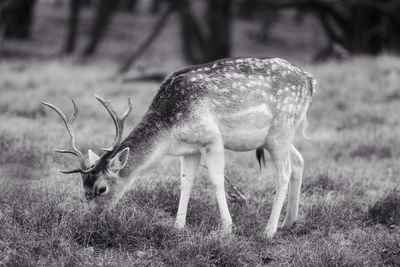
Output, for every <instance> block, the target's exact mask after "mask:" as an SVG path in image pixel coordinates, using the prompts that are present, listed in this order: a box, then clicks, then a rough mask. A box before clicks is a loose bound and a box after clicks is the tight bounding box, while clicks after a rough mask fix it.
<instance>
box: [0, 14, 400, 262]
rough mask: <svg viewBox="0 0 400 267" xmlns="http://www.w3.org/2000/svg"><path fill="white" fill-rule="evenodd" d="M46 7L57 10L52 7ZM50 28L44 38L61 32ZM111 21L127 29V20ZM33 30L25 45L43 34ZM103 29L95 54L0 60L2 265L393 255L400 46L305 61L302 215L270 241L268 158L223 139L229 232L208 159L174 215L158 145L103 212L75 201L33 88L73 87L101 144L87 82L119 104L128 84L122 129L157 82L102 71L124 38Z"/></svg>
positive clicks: (81, 130) (169, 173)
mask: <svg viewBox="0 0 400 267" xmlns="http://www.w3.org/2000/svg"><path fill="white" fill-rule="evenodd" d="M40 12H42V11H40ZM45 18H46V20H49V19H53V20H54V19H55V15H53V17H50V18H49V17H46V16H45ZM121 20H122V22H121V21H117V22H118V23H127V19H126V17H125V18H123V19H121ZM44 22H45V21H43V20H40V21H38V22H37V25H38V26H37V27H39V29H41V28H43V27H44V28H46V29H48V27H50V26H51V23H47V24H46V23H44ZM138 22H139V24H140V23H141V24H140V25H138V26H137V27H139V26H140V27H141V26H143V25H146V20H145V19H144V18H139V19H138ZM57 23H61V22H59V21H58V22H57ZM239 26H240V25H239ZM245 26H246V25H244V26H243V25H241V26H240V27H245ZM247 26H248V25H247ZM247 26H246V27H247ZM85 27H86V26H85ZM114 27H115V26H114ZM117 28H118V27H117ZM119 31H124V28H123V27H120V28H119ZM132 32H135V31H132ZM57 34H58V35H59V33H57ZM57 34H55V35H54V36H53V35H49V36H47V37H46V38H48V39H49V40H50V39H51V40H52V38H53V39H57V38H61V37H60V36H58V35H57ZM119 34H120V36H125V37H124V38H128V37H126V36H127V35H126V34H127V33H119ZM57 36H58V37H57ZM171 36H175V37H176V35H171ZM56 37H57V38H56ZM41 38H44V37H43V36H39V37H37V39H35V40H33V41H32V42H33V45H36V46H37V47H39V46H42V45H45V44H44V43H42V42H44V41H43V39H41ZM161 38H166V36H164V37H161ZM282 38H283V37H282ZM110 42H112V41H111V40H107V42H106V43H105V46H104V47H103V48H102V49H101V50H100V55H102V56H104V55H105V53H109V54H107V55H105V56H104V58H103V57H102V58H103V60H98V59H95V60H94V62H95V63H96V64H89V63H90V62H89V63H88V64H77V63H76V62H74V61H73V60H72V61H71V60H69V59H55V58H46V59H41V60H38V59H35V58H36V55H31V56H30V59H29V60H27V59H18V58H17V59H15V58H14V59H12V60H9V61H7V62H6V64H2V65H0V88H1V90H2V91H1V97H0V265H6V266H14V265H17V266H33V265H38V266H56V265H57V266H58V265H64V266H76V265H110V266H126V265H128V266H131V265H140V266H142V265H145V266H147V265H152V266H158V265H177V266H194V265H196V266H257V265H271V266H364V265H367V266H380V265H388V266H395V265H398V264H399V262H400V228H399V227H400V226H399V220H400V204H399V203H400V193H399V191H398V190H397V189H395V188H398V187H399V183H398V180H399V176H400V168H399V158H400V141H399V136H400V127H399V126H400V121H399V119H398V111H399V110H400V96H399V91H400V88H399V85H400V67H399V66H400V59H399V58H395V57H391V56H381V57H377V58H363V57H360V58H355V59H349V60H347V61H344V62H328V63H324V64H321V65H317V66H315V65H305V64H303V65H302V67H303V68H304V69H306V70H308V71H310V72H311V73H313V75H314V76H315V77H316V78H317V80H318V82H319V86H318V90H317V93H316V94H315V96H314V99H313V103H312V106H311V110H310V113H309V125H310V127H309V129H308V130H307V131H308V135H310V136H311V140H304V139H301V138H298V139H297V138H296V142H295V143H296V146H297V147H298V148H299V150H300V151H301V153H302V155H303V157H304V159H305V162H306V167H305V173H304V182H303V188H302V194H301V201H300V220H299V222H298V223H297V224H296V226H295V227H294V228H293V229H291V230H289V231H278V233H277V235H276V236H275V238H274V239H273V240H271V241H268V240H266V239H265V237H264V235H263V230H264V228H265V226H266V223H267V220H268V217H269V214H270V212H271V206H272V203H273V195H274V179H273V177H272V167H271V164H270V163H268V162H267V168H266V169H264V170H263V172H262V174H261V175H260V173H259V170H258V166H257V164H256V160H255V157H254V153H253V152H251V153H234V152H229V151H227V153H226V155H227V156H226V158H227V168H226V174H227V175H228V176H229V177H230V178H231V180H232V181H233V182H234V183H235V185H236V186H237V187H238V188H240V189H241V190H242V191H243V192H244V194H245V195H246V197H247V198H248V199H249V203H248V206H247V207H246V206H244V205H241V204H240V203H237V202H233V201H232V202H230V203H229V204H228V205H229V209H230V211H231V214H232V218H233V222H234V234H233V235H232V236H223V235H221V233H220V232H218V229H219V228H218V227H219V213H218V208H217V206H216V203H215V200H214V197H213V194H212V192H211V186H210V183H209V181H208V178H207V175H206V171H205V170H204V169H201V170H200V171H199V174H198V177H197V179H196V183H195V185H194V190H193V192H192V196H191V200H190V202H189V209H188V218H187V228H186V229H185V230H184V231H177V230H175V229H174V228H173V222H174V217H175V215H176V211H177V204H178V200H179V199H178V198H179V161H178V160H177V159H176V158H165V159H164V160H163V161H162V162H160V164H159V165H158V166H156V167H154V168H152V169H151V170H149V171H148V172H147V173H145V174H143V175H142V176H141V177H138V178H137V179H136V180H135V182H134V183H133V184H132V188H131V189H130V190H129V191H128V192H127V193H126V194H125V196H124V197H123V198H122V200H121V202H120V203H119V204H118V205H117V207H116V209H115V210H114V211H112V212H103V213H96V212H95V211H93V210H91V209H90V208H88V207H86V206H85V205H84V203H83V202H82V200H81V194H82V192H81V190H82V189H81V178H80V177H79V176H78V175H70V176H65V175H62V174H60V173H59V172H58V171H57V169H58V168H65V167H70V166H71V165H74V164H76V161H75V160H74V159H73V158H70V157H65V156H60V155H56V154H54V153H53V151H52V149H53V148H56V147H57V148H60V147H64V146H65V145H67V144H68V138H67V134H66V131H65V129H64V128H63V125H62V123H61V121H60V120H59V118H58V117H57V116H56V115H55V114H53V113H52V112H51V111H49V110H47V109H44V108H43V106H42V105H41V104H40V102H41V101H42V100H46V101H49V102H51V103H55V104H57V105H59V106H60V107H61V108H62V109H63V110H66V111H69V112H72V106H71V103H69V101H68V96H72V97H74V98H75V99H76V100H77V102H78V104H79V106H80V108H81V111H82V112H81V115H80V117H79V119H78V121H77V125H76V126H77V127H76V131H77V135H78V145H79V146H80V147H81V148H83V149H84V150H85V151H86V150H87V149H88V148H92V149H93V148H94V150H95V151H96V152H99V147H104V146H107V145H108V144H109V142H110V140H112V137H113V134H114V133H113V127H112V122H111V121H110V119H109V117H108V115H107V114H106V113H105V111H104V109H103V108H102V107H101V105H99V104H98V103H97V102H96V101H95V99H94V97H93V95H94V94H98V95H101V96H104V97H105V98H111V99H112V100H113V104H115V106H116V107H117V109H118V110H120V111H122V110H123V109H124V107H125V105H126V96H130V97H131V98H132V100H133V104H134V111H133V114H132V116H131V117H129V118H128V121H127V131H129V130H131V128H132V127H133V125H134V124H135V123H136V122H137V121H138V120H139V119H140V117H141V116H142V114H143V113H144V112H145V111H146V108H147V106H148V105H149V103H150V101H151V99H152V97H153V96H154V95H155V93H156V90H157V87H158V85H157V84H152V83H137V84H127V83H122V82H121V81H119V80H114V81H111V80H109V79H107V77H109V76H110V74H112V73H113V71H114V70H115V68H116V65H115V62H114V61H113V60H110V57H112V56H110V55H111V54H113V53H117V52H116V50H121V47H118V46H117V47H116V48H114V50H110V51H108V50H107V49H108V48H112V47H113V46H112V45H110ZM7 45H9V44H6V49H10V47H7ZM21 46H27V45H26V44H25V45H22V44H21ZM20 49H21V47H20ZM27 49H28V48H27ZM157 49H158V48H157ZM165 49H167V48H166V47H164V48H163V49H161V51H164V50H165ZM235 49H239V50H240V53H239V52H237V51H236V52H235V53H236V54H237V55H243V54H247V53H245V52H243V51H242V50H241V49H243V48H241V47H240V46H235ZM257 49H258V50H257ZM257 49H256V51H260V49H261V48H260V47H258V48H257ZM22 50H23V49H22ZM44 50H45V49H42V50H40V51H36V52H35V53H41V52H43V51H44ZM53 50H54V49H53ZM122 50H123V49H122ZM155 50H156V49H155ZM27 51H29V50H27ZM105 51H107V52H105ZM157 51H158V50H157ZM164 52H165V51H164ZM164 52H160V53H164ZM24 53H25V52H24ZM172 54H173V55H176V54H174V53H172ZM163 55H164V54H163ZM164 56H165V55H164ZM160 58H166V57H163V56H159V54H157V53H153V55H152V60H150V61H149V62H150V63H149V64H152V63H151V62H153V63H154V62H156V59H157V60H158V61H160ZM161 61H162V60H161ZM179 64H180V63H179V62H178V61H174V60H172V59H171V58H166V60H164V61H163V64H162V67H163V68H165V69H168V70H171V68H172V69H173V68H175V67H171V66H177V65H179ZM227 188H228V187H227ZM284 213H285V211H283V214H282V217H283V216H284Z"/></svg>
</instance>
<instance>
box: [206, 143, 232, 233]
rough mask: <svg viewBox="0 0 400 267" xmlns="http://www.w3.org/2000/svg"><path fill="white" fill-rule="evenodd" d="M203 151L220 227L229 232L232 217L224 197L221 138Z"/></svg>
mask: <svg viewBox="0 0 400 267" xmlns="http://www.w3.org/2000/svg"><path fill="white" fill-rule="evenodd" d="M203 152H204V153H203V157H204V162H205V164H206V165H207V169H208V173H209V176H210V180H211V183H212V184H213V186H214V190H215V195H216V198H217V203H218V208H219V212H220V214H221V222H222V229H223V230H224V232H227V233H230V232H231V231H232V218H231V215H230V213H229V209H228V204H227V202H226V197H225V188H224V180H225V179H224V168H225V159H224V157H225V156H224V146H223V143H222V140H219V141H218V142H215V143H212V144H210V145H208V146H207V147H206V149H205V150H204V151H203Z"/></svg>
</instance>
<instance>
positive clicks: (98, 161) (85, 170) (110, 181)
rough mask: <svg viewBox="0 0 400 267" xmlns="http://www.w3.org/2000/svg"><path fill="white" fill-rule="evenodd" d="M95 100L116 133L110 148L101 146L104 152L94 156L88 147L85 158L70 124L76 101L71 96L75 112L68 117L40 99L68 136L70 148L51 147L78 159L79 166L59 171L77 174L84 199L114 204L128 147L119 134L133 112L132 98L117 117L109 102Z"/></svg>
mask: <svg viewBox="0 0 400 267" xmlns="http://www.w3.org/2000/svg"><path fill="white" fill-rule="evenodd" d="M95 97H96V99H97V100H98V101H99V102H100V103H101V104H102V105H103V106H104V107H105V108H106V110H107V111H108V113H109V114H110V116H111V118H112V120H113V122H114V125H115V128H116V134H115V138H114V141H113V143H112V145H111V146H110V147H109V148H102V149H101V150H103V151H104V153H103V154H102V155H101V156H98V155H96V154H95V153H94V152H93V151H91V150H90V149H89V151H88V160H87V161H86V160H85V158H84V155H83V153H82V152H81V151H80V150H79V149H78V148H77V146H76V135H75V132H74V129H73V124H74V122H75V120H76V118H77V116H78V114H79V108H78V106H77V105H76V103H75V101H74V100H73V99H72V98H71V101H72V104H73V106H74V113H73V115H72V116H71V117H67V116H66V115H65V113H64V112H63V111H61V109H59V108H58V107H57V106H55V105H52V104H50V103H47V102H42V104H43V105H45V106H47V107H49V108H51V109H52V110H54V111H55V112H56V113H57V114H58V115H59V116H60V117H61V119H62V120H63V122H64V124H65V126H66V128H67V131H68V133H69V136H70V139H71V140H70V142H71V145H70V148H69V149H54V150H55V151H56V152H58V153H63V154H73V155H75V156H76V157H77V158H78V161H79V164H80V167H79V168H75V169H73V170H60V172H62V173H64V174H71V173H80V174H81V175H82V180H83V188H84V192H85V198H86V200H87V201H92V200H95V202H96V203H100V204H104V203H115V202H116V201H117V200H118V199H119V197H120V196H121V195H122V192H123V188H124V185H125V183H126V182H125V181H124V179H123V178H121V177H120V175H119V172H120V170H122V169H123V168H124V167H125V166H126V164H127V161H128V156H129V147H121V146H120V145H121V141H122V134H123V130H124V122H125V119H126V118H127V117H128V115H129V114H130V113H131V111H132V104H131V100H130V98H129V97H128V106H129V107H128V109H127V111H126V112H125V113H124V114H122V115H121V116H118V114H117V113H116V112H115V110H114V109H113V107H112V106H111V101H109V100H104V99H103V98H101V97H99V96H97V95H96V96H95Z"/></svg>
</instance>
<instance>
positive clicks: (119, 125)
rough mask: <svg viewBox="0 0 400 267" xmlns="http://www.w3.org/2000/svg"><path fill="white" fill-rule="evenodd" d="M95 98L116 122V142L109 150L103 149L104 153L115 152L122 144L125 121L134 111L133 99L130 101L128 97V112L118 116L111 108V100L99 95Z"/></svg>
mask: <svg viewBox="0 0 400 267" xmlns="http://www.w3.org/2000/svg"><path fill="white" fill-rule="evenodd" d="M95 97H96V99H97V100H98V101H99V102H100V103H101V104H103V106H104V107H105V108H106V109H107V111H108V113H110V116H111V118H112V119H113V121H114V124H115V130H116V133H115V138H114V141H113V143H112V145H111V146H110V147H109V148H102V149H101V150H103V151H113V150H114V149H115V148H116V146H118V145H119V144H120V143H121V140H122V133H123V131H124V122H125V119H126V118H127V117H128V115H129V114H130V113H131V111H132V103H131V99H130V97H128V109H127V111H125V113H124V114H122V116H118V114H117V112H115V110H114V108H113V107H112V106H111V101H110V100H105V99H103V98H101V97H100V96H98V95H95Z"/></svg>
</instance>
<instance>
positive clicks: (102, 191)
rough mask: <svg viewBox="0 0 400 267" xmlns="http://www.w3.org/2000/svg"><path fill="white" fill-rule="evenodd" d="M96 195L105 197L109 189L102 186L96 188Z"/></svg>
mask: <svg viewBox="0 0 400 267" xmlns="http://www.w3.org/2000/svg"><path fill="white" fill-rule="evenodd" d="M96 193H97V195H98V196H101V195H105V194H107V193H108V188H107V186H106V185H101V186H99V187H97V188H96Z"/></svg>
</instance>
